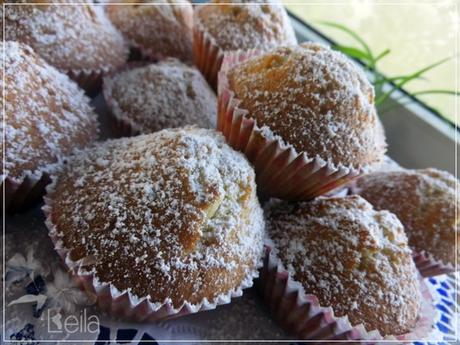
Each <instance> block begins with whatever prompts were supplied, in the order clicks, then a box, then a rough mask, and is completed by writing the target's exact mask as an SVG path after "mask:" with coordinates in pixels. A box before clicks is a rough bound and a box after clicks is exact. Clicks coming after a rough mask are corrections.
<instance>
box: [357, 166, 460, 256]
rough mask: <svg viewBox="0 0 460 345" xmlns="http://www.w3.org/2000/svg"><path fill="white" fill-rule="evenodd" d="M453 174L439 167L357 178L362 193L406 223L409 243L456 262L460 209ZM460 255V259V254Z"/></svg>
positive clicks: (370, 200)
mask: <svg viewBox="0 0 460 345" xmlns="http://www.w3.org/2000/svg"><path fill="white" fill-rule="evenodd" d="M456 183H458V181H457V180H456V179H455V177H454V176H452V175H451V174H449V173H447V172H444V171H440V170H437V169H424V170H398V171H384V172H374V173H371V174H368V175H365V176H363V177H361V178H359V179H358V180H357V181H356V187H355V188H354V190H353V192H354V193H359V194H360V195H361V196H363V197H364V198H365V199H367V200H368V201H369V202H370V203H371V204H373V205H374V207H375V208H377V209H379V210H380V209H383V210H389V211H391V212H393V213H394V214H396V215H397V216H398V218H399V219H400V220H401V223H403V224H404V228H405V230H406V234H407V237H408V238H409V245H410V246H412V247H413V248H415V249H416V250H419V251H420V250H425V251H427V252H428V253H430V254H432V255H433V256H434V257H435V258H436V259H438V260H441V261H443V262H444V263H446V264H448V263H451V264H453V265H455V246H454V245H453V243H455V236H456V235H457V234H458V233H459V231H460V230H459V229H460V227H459V223H458V222H457V221H456V219H455V214H456V212H457V214H458V213H460V208H459V205H458V204H457V203H456V200H457V199H456V197H457V198H459V195H458V192H457V193H456V191H455V186H456ZM457 258H458V259H460V256H458V253H457Z"/></svg>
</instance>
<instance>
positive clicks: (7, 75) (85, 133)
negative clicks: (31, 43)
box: [0, 41, 98, 211]
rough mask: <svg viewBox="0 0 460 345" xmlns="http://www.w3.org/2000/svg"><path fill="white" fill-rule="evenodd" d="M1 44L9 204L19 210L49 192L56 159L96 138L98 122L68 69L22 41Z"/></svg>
mask: <svg viewBox="0 0 460 345" xmlns="http://www.w3.org/2000/svg"><path fill="white" fill-rule="evenodd" d="M1 47H2V54H3V56H4V58H5V60H4V61H5V66H4V68H1V76H2V83H3V88H4V97H3V98H2V109H4V111H5V113H4V116H5V117H4V118H5V121H3V122H2V130H3V133H4V147H3V146H2V147H1V148H0V151H1V153H2V157H4V169H3V173H2V184H3V183H5V208H6V209H7V210H8V211H17V210H21V209H23V208H24V207H25V206H27V205H28V204H30V203H33V202H34V201H35V200H36V199H37V198H38V197H39V196H41V194H43V192H44V187H45V185H46V183H48V182H49V177H48V174H47V173H48V172H49V170H50V169H51V168H52V166H53V165H54V164H56V163H57V162H59V161H60V160H62V158H63V157H65V156H67V155H69V154H70V153H71V152H72V150H73V149H74V148H79V147H83V146H85V145H87V144H89V143H91V142H92V141H94V140H95V139H96V137H97V128H98V125H97V117H96V114H95V113H94V111H93V109H92V108H91V106H90V105H89V99H88V98H87V97H86V96H85V95H84V92H83V90H81V89H80V88H79V87H78V86H77V84H75V83H74V82H73V81H72V80H70V79H69V78H68V77H67V76H66V75H65V74H62V73H60V72H59V71H58V70H56V69H55V68H54V67H52V66H50V65H48V64H47V63H46V62H45V61H44V60H43V59H42V58H40V57H39V56H38V55H37V54H35V53H34V52H33V51H32V49H31V48H30V47H28V46H26V45H24V44H22V43H17V42H8V41H7V42H5V43H2V45H1ZM3 102H4V103H3ZM3 107H4V108H3ZM3 150H5V151H3Z"/></svg>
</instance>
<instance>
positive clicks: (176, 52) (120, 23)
mask: <svg viewBox="0 0 460 345" xmlns="http://www.w3.org/2000/svg"><path fill="white" fill-rule="evenodd" d="M110 2H114V3H116V2H120V1H110ZM105 9H106V12H107V14H108V16H109V18H110V20H111V21H112V22H113V23H114V25H115V26H116V27H117V28H118V29H119V30H120V31H121V32H122V33H123V35H124V36H125V37H126V38H127V40H128V41H129V43H130V44H131V45H132V46H134V47H137V48H139V49H141V50H142V52H143V53H144V54H145V55H149V56H156V57H165V56H170V57H176V58H178V59H181V60H183V61H191V60H192V26H193V7H192V5H191V4H190V3H189V2H188V1H185V0H168V1H165V0H154V1H151V0H149V1H141V2H137V1H136V4H135V5H126V4H125V5H110V4H108V5H107V6H106V7H105Z"/></svg>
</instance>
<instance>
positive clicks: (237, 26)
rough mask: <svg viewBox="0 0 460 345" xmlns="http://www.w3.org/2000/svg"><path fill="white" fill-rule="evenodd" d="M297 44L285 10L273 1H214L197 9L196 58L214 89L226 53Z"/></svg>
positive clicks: (195, 24)
mask: <svg viewBox="0 0 460 345" xmlns="http://www.w3.org/2000/svg"><path fill="white" fill-rule="evenodd" d="M296 43H297V39H296V37H295V34H294V30H293V29H292V26H291V23H290V21H289V18H288V16H287V13H286V10H285V9H284V7H283V6H282V5H281V4H277V3H275V2H273V1H268V2H267V1H246V0H244V1H241V0H231V1H228V0H213V1H211V3H210V4H204V5H197V6H196V8H195V14H194V29H193V58H194V61H195V64H196V65H197V66H198V68H199V69H200V70H201V73H203V75H204V76H205V77H206V79H207V80H208V82H209V83H210V85H211V86H212V87H213V88H214V89H215V88H216V87H217V73H218V72H219V70H220V67H221V64H222V60H223V57H224V55H225V54H227V53H232V52H235V51H247V50H252V49H257V50H260V51H266V50H269V49H271V48H274V47H277V46H281V45H290V44H296Z"/></svg>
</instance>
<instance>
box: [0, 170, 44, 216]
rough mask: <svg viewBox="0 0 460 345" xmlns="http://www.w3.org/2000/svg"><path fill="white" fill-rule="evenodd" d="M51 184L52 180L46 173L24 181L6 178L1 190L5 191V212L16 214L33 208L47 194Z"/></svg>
mask: <svg viewBox="0 0 460 345" xmlns="http://www.w3.org/2000/svg"><path fill="white" fill-rule="evenodd" d="M50 182H51V179H50V177H49V175H48V174H46V173H41V174H39V175H38V176H32V175H26V176H25V177H24V178H23V179H22V180H18V179H14V178H11V177H9V176H6V177H4V178H3V180H2V182H1V188H2V190H4V200H5V211H6V212H8V213H14V212H19V211H24V210H25V209H27V208H28V207H29V206H32V205H33V204H34V203H36V202H38V201H39V200H40V198H41V197H42V196H43V195H44V194H45V188H46V186H47V185H48V184H49V183H50ZM3 188H4V189H3ZM2 203H3V199H2ZM2 206H3V205H2Z"/></svg>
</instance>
